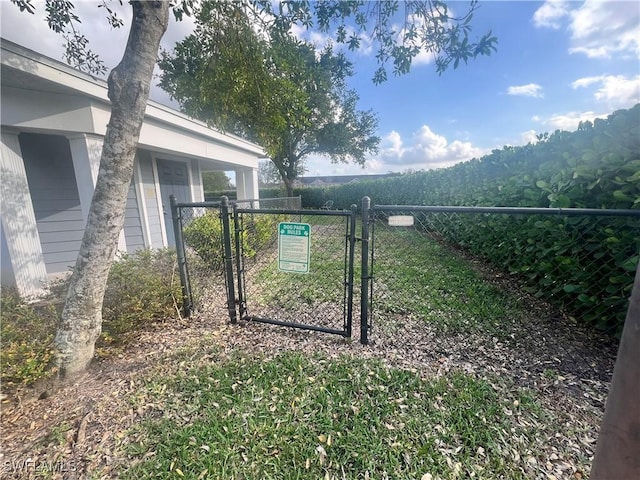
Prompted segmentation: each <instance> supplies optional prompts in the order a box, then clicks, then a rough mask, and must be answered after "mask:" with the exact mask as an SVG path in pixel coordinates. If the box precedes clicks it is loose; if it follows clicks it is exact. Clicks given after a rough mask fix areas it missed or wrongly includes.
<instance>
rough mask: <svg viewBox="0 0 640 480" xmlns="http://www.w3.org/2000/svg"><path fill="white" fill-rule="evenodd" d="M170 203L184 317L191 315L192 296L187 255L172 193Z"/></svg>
mask: <svg viewBox="0 0 640 480" xmlns="http://www.w3.org/2000/svg"><path fill="white" fill-rule="evenodd" d="M169 203H170V205H171V219H172V220H173V234H174V238H175V239H176V255H177V256H178V273H179V274H180V286H181V287H182V313H183V314H184V316H185V317H188V316H190V315H191V311H192V310H193V298H192V296H191V285H190V284H189V275H188V274H187V257H186V255H185V251H184V239H183V238H182V216H181V215H180V210H179V209H178V201H177V200H176V197H175V196H173V195H169Z"/></svg>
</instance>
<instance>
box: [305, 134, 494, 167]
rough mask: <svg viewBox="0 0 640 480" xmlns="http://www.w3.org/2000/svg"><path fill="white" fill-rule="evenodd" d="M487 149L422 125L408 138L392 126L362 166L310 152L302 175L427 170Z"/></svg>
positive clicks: (478, 156) (473, 155) (476, 156)
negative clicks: (448, 139)
mask: <svg viewBox="0 0 640 480" xmlns="http://www.w3.org/2000/svg"><path fill="white" fill-rule="evenodd" d="M489 151H490V150H487V149H482V148H478V147H474V146H473V145H472V144H471V142H463V141H460V140H454V141H453V142H449V141H447V139H446V138H445V137H444V136H442V135H438V134H437V133H434V132H433V131H432V130H431V128H430V127H429V126H427V125H423V126H422V127H421V128H420V129H419V130H418V131H417V132H415V133H414V134H413V135H412V136H411V138H410V139H409V140H404V139H403V138H402V135H401V134H400V133H398V132H397V131H395V130H393V131H391V132H390V133H388V134H387V135H386V136H384V137H383V138H382V142H381V145H380V153H379V154H378V155H377V156H376V157H375V158H370V159H368V160H367V161H366V163H365V166H364V168H362V167H361V166H359V165H355V164H352V163H348V164H346V163H339V164H335V163H331V160H329V159H328V158H325V157H322V156H319V155H312V156H309V157H307V159H306V160H305V166H306V169H307V171H306V175H355V174H360V175H363V174H374V173H387V172H401V171H406V170H408V169H413V170H421V169H424V170H430V169H434V168H443V167H449V166H451V165H455V164H456V163H460V162H463V161H465V160H470V159H472V158H474V157H475V158H480V157H482V156H483V155H486V154H487V153H489Z"/></svg>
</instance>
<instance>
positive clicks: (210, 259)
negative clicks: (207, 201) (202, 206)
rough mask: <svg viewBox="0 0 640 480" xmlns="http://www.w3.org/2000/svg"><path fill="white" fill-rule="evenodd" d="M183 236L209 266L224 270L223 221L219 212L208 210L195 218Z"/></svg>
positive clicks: (186, 227) (187, 226)
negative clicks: (219, 216)
mask: <svg viewBox="0 0 640 480" xmlns="http://www.w3.org/2000/svg"><path fill="white" fill-rule="evenodd" d="M182 236H183V238H184V242H185V244H186V245H187V246H188V247H190V248H193V250H194V251H195V252H196V253H197V254H198V255H199V256H200V258H201V259H202V260H203V261H204V262H205V263H206V264H207V266H208V267H209V268H211V269H213V270H215V271H220V270H222V268H223V266H224V252H223V249H222V222H221V221H220V218H218V215H217V213H213V212H211V211H208V212H206V213H205V214H204V215H201V216H199V217H196V218H194V219H193V220H192V221H191V222H189V224H188V225H186V226H185V227H184V228H183V231H182Z"/></svg>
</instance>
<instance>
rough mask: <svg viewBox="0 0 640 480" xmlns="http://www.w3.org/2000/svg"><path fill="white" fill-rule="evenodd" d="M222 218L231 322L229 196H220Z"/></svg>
mask: <svg viewBox="0 0 640 480" xmlns="http://www.w3.org/2000/svg"><path fill="white" fill-rule="evenodd" d="M220 200H221V203H220V216H221V220H222V244H223V248H224V274H225V280H226V284H227V308H228V310H229V319H230V320H231V323H236V321H237V320H236V294H235V291H234V288H233V253H232V251H231V229H230V228H229V198H228V197H226V196H224V195H223V196H222V197H221V198H220Z"/></svg>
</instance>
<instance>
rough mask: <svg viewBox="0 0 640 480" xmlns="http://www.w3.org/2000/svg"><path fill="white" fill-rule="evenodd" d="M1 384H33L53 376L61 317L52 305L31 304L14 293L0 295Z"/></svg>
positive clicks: (11, 291) (8, 292)
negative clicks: (0, 337)
mask: <svg viewBox="0 0 640 480" xmlns="http://www.w3.org/2000/svg"><path fill="white" fill-rule="evenodd" d="M0 310H1V311H2V323H1V325H0V328H1V335H2V348H1V349H0V366H1V369H0V371H1V375H0V378H1V379H2V384H3V387H4V386H13V385H18V384H31V383H33V382H35V381H36V380H39V379H41V378H46V377H48V376H50V375H51V374H52V373H53V370H52V369H51V368H50V366H51V360H52V358H53V337H54V334H55V330H56V325H57V319H58V314H57V312H56V309H55V308H54V306H53V305H52V304H50V303H49V304H29V303H26V302H25V301H23V300H22V299H21V298H20V296H19V295H18V293H17V291H16V290H15V289H11V288H2V291H1V293H0Z"/></svg>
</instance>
